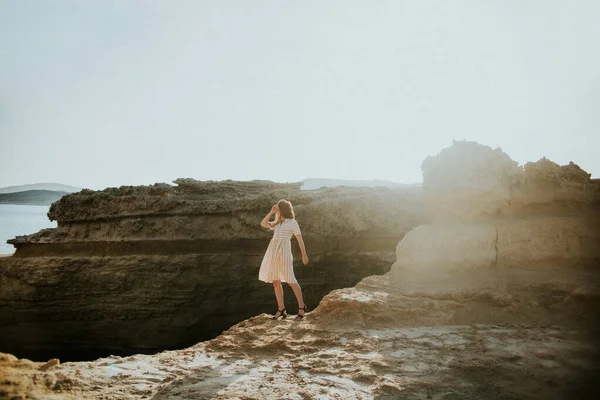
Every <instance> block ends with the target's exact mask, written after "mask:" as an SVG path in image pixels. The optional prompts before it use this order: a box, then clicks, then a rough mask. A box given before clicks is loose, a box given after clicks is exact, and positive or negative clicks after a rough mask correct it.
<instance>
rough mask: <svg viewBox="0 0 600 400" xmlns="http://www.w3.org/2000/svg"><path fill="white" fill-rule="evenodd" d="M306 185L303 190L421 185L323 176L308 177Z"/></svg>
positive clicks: (417, 185) (418, 185)
mask: <svg viewBox="0 0 600 400" xmlns="http://www.w3.org/2000/svg"><path fill="white" fill-rule="evenodd" d="M302 182H304V185H303V186H302V190H312V189H318V188H320V187H324V186H325V187H335V186H354V187H388V188H392V189H396V188H409V187H421V184H420V183H409V184H406V183H398V182H392V181H382V180H379V179H373V180H369V181H360V180H350V179H323V178H308V179H305V180H303V181H302Z"/></svg>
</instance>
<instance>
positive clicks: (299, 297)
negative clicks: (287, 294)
mask: <svg viewBox="0 0 600 400" xmlns="http://www.w3.org/2000/svg"><path fill="white" fill-rule="evenodd" d="M289 285H290V287H291V288H292V290H293V291H294V294H295V295H296V300H298V308H304V299H303V298H302V288H301V287H300V285H299V284H297V283H290V284H289ZM298 315H304V310H298Z"/></svg>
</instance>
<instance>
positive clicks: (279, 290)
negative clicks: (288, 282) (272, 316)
mask: <svg viewBox="0 0 600 400" xmlns="http://www.w3.org/2000/svg"><path fill="white" fill-rule="evenodd" d="M273 289H274V290H275V298H277V309H278V310H283V309H284V308H285V305H284V304H283V287H282V286H281V281H273ZM277 316H279V315H277Z"/></svg>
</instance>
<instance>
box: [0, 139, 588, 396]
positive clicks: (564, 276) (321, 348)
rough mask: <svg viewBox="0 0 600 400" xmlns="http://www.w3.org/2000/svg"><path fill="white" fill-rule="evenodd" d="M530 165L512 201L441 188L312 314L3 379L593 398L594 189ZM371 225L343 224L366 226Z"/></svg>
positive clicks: (282, 391)
mask: <svg viewBox="0 0 600 400" xmlns="http://www.w3.org/2000/svg"><path fill="white" fill-rule="evenodd" d="M461 146H462V145H461ZM468 147H471V145H469V146H468ZM453 151H454V150H453ZM451 153H452V152H451ZM458 153H459V154H460V153H461V152H460V151H459V152H458ZM474 153H475V154H480V155H483V156H484V159H485V154H486V151H483V152H481V153H480V152H478V151H475V152H474ZM493 155H494V157H498V158H500V159H503V156H501V155H500V153H498V152H497V151H494V152H493ZM448 160H451V158H450V159H448ZM448 160H446V161H448ZM505 161H506V160H505ZM502 164H503V165H504V164H505V162H504V161H502ZM506 164H508V165H511V163H510V162H508V163H506ZM542 164H547V163H546V162H545V161H544V162H543V163H542ZM464 165H470V164H469V163H468V162H465V164H464ZM438 168H440V170H444V168H443V163H442V165H438ZM552 168H553V167H552ZM569 168H571V170H572V167H569ZM500 170H501V171H505V170H504V169H502V168H501V169H500ZM574 171H575V172H576V176H578V177H581V176H582V175H581V173H579V172H577V170H576V169H575V170H574ZM503 173H504V172H503ZM523 173H524V172H523ZM522 176H523V175H522V173H521V172H517V174H516V175H515V176H513V178H515V180H512V181H511V182H512V183H511V184H510V185H509V186H508V193H509V202H503V201H500V200H499V199H502V196H504V195H505V194H506V191H499V192H500V193H503V194H502V196H500V197H499V198H498V197H494V196H493V193H494V192H493V191H492V192H490V191H487V190H484V191H483V193H486V195H485V196H483V197H481V196H479V195H477V193H478V192H479V190H478V186H477V185H474V186H473V187H471V188H470V190H472V191H473V193H475V194H476V195H475V197H474V198H469V197H466V200H467V201H470V202H471V204H472V205H473V207H472V208H465V207H464V205H462V204H460V203H457V204H456V206H457V208H453V205H452V204H453V203H452V202H453V201H455V200H456V199H457V198H459V197H453V196H452V190H451V188H450V187H447V188H446V189H444V191H443V192H442V194H443V196H442V195H441V194H440V193H439V192H436V191H434V192H428V193H427V196H430V197H429V198H428V199H427V201H428V202H429V201H431V203H429V204H434V203H435V202H438V204H445V205H446V208H442V209H441V210H442V211H443V212H439V213H434V214H432V215H433V218H432V219H431V220H428V221H427V223H424V224H421V225H420V226H418V227H416V228H415V229H413V230H411V231H410V232H408V233H407V234H406V236H405V237H404V239H402V240H401V241H400V243H399V244H398V246H397V259H396V263H395V264H394V266H393V267H392V271H391V272H390V273H388V274H384V275H378V276H371V277H367V278H365V279H363V280H361V281H360V282H359V283H358V284H357V285H356V286H354V287H352V288H343V289H337V290H334V291H332V292H331V293H329V294H328V295H326V296H325V297H324V298H323V299H322V301H321V302H320V304H319V306H318V307H317V309H316V310H314V311H311V312H309V313H308V314H307V315H306V317H305V318H304V319H303V320H292V319H287V320H284V321H273V320H271V319H270V315H264V314H263V315H258V316H255V317H252V318H250V319H248V320H246V321H243V322H240V323H239V324H236V325H235V326H233V327H232V328H231V329H229V330H227V331H226V332H223V334H221V335H219V336H218V337H216V338H215V339H213V340H210V341H207V342H202V343H198V344H197V345H194V346H192V347H190V348H187V349H183V350H177V351H166V352H161V353H159V354H156V355H152V356H149V355H134V356H129V357H125V358H121V357H108V358H104V359H100V360H96V361H94V362H87V363H65V364H58V363H56V362H54V363H53V362H52V361H51V360H50V361H48V362H45V363H32V362H29V361H27V360H17V359H15V358H14V357H11V356H8V355H4V356H3V355H0V371H1V372H3V373H4V374H5V376H6V377H7V378H6V379H5V380H3V381H2V382H0V390H2V391H4V392H5V393H7V394H8V395H11V396H19V395H23V396H24V395H25V394H29V393H33V394H35V395H38V396H40V397H41V396H48V397H51V396H53V397H55V398H65V399H67V398H77V399H87V398H90V399H92V398H99V397H102V398H119V399H143V398H153V399H157V400H158V399H197V398H219V399H239V398H263V397H267V398H322V397H331V398H336V397H337V398H344V399H345V398H357V399H372V398H377V397H378V396H381V398H387V397H388V396H389V397H390V398H406V399H424V398H431V399H438V400H439V399H444V400H450V399H462V398H467V399H482V398H485V399H497V400H501V399H502V400H504V399H548V398H559V399H596V398H597V393H598V390H597V388H598V376H600V368H599V367H598V366H599V365H600V364H599V363H598V356H599V355H600V351H599V346H598V341H597V339H598V337H599V333H600V326H599V325H598V321H600V314H599V312H600V279H599V274H598V272H599V270H598V268H597V266H598V265H597V264H596V263H595V262H594V260H595V259H596V257H597V253H596V252H597V251H598V248H597V237H598V236H597V235H598V233H597V229H598V225H597V224H595V216H596V215H597V214H596V211H597V206H598V204H597V194H596V192H595V191H596V190H597V186H596V183H595V182H594V181H590V180H589V177H588V180H587V181H584V180H583V179H581V181H579V178H577V179H575V181H577V182H574V183H573V185H571V184H568V183H565V182H563V181H560V182H561V183H560V184H559V185H556V184H551V182H550V183H548V182H546V183H544V184H543V185H542V186H543V187H546V186H550V187H554V188H556V191H554V192H553V191H545V190H541V191H540V190H539V186H538V184H537V183H535V184H532V183H531V182H532V181H531V180H529V183H525V182H527V180H523V179H521V178H522ZM503 182H504V181H503V180H502V179H496V183H497V184H498V185H500V187H502V185H504V183H503ZM515 182H516V183H515ZM519 182H520V183H519ZM536 182H537V181H536ZM519 185H520V186H519ZM459 189H460V188H459ZM431 193H437V194H440V197H439V198H435V197H431ZM490 193H492V194H491V195H490V196H492V197H487V194H490ZM577 193H579V195H578V194H577ZM448 196H449V197H448ZM490 198H492V199H495V200H493V201H489V200H490ZM343 199H344V198H343V196H342V204H344V200H343ZM448 199H450V200H448ZM552 199H554V200H552ZM349 202H350V203H352V202H353V201H352V200H349ZM478 202H479V203H480V207H479V206H478ZM332 203H333V204H334V205H333V209H335V207H337V206H336V205H335V201H332ZM367 208H368V207H367ZM330 210H331V209H330ZM444 210H445V211H444ZM386 211H388V213H387V214H386V215H387V216H389V215H395V212H393V211H392V212H391V214H390V212H389V211H390V210H389V209H386ZM446 211H447V212H446ZM592 211H593V212H592ZM376 220H378V219H377V217H376ZM364 221H365V222H364V225H363V224H361V223H359V222H357V221H355V222H354V224H353V225H352V224H351V223H349V222H345V223H346V224H348V225H346V226H354V227H355V229H357V230H360V229H365V228H364V227H368V226H369V225H368V222H366V221H368V220H364ZM382 226H385V225H382ZM339 243H342V242H341V241H340V242H339ZM355 243H358V242H355ZM344 254H347V252H344ZM358 254H361V252H357V255H358ZM366 254H367V252H363V253H362V255H366ZM386 254H387V253H386ZM364 263H365V261H359V264H364ZM323 270H325V268H323ZM322 278H323V277H322ZM188 279H190V276H189V275H186V276H184V277H182V281H187V280H188ZM300 281H301V282H302V279H300ZM20 290H23V291H26V290H27V285H25V284H24V285H23V286H21V287H20Z"/></svg>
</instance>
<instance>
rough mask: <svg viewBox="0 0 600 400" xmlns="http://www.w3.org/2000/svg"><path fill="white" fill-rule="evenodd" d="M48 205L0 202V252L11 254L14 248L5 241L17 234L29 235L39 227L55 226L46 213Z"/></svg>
mask: <svg viewBox="0 0 600 400" xmlns="http://www.w3.org/2000/svg"><path fill="white" fill-rule="evenodd" d="M49 208H50V207H49V206H27V205H20V204H0V254H12V253H14V252H15V248H14V247H13V245H12V244H8V243H6V241H7V240H8V239H12V238H14V237H15V236H19V235H30V234H32V233H36V232H37V231H39V230H40V229H45V228H56V222H55V221H54V222H52V221H50V220H49V219H48V216H47V215H46V214H47V213H48V209H49Z"/></svg>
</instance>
